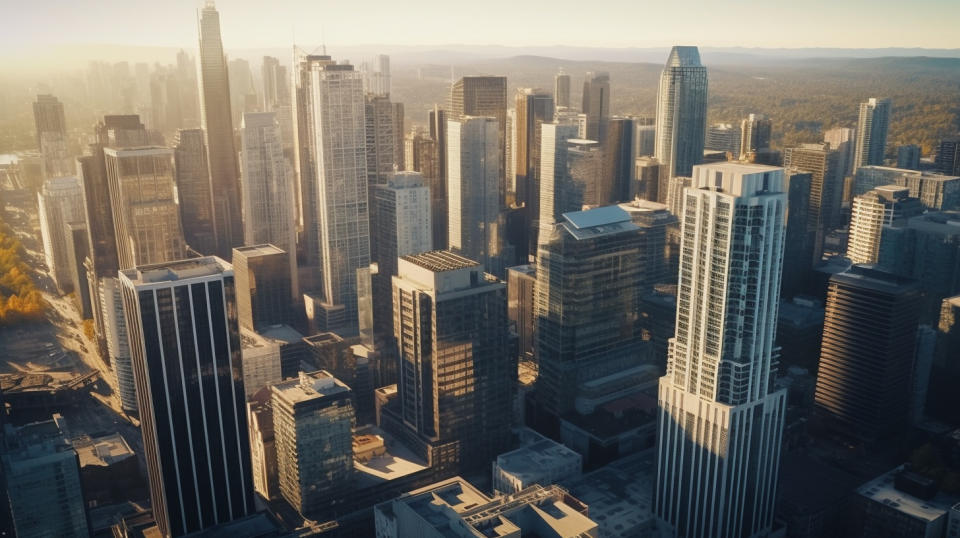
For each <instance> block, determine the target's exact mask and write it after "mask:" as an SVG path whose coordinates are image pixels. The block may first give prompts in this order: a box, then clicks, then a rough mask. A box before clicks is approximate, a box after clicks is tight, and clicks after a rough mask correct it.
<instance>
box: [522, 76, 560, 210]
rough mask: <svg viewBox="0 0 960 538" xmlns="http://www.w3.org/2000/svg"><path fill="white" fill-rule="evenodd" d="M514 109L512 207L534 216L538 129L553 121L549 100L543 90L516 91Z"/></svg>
mask: <svg viewBox="0 0 960 538" xmlns="http://www.w3.org/2000/svg"><path fill="white" fill-rule="evenodd" d="M515 106H516V115H517V117H516V124H515V127H516V133H517V136H516V144H515V146H514V147H513V148H512V149H513V152H512V153H513V157H514V170H515V171H516V203H517V205H526V206H527V207H528V208H530V209H531V210H532V211H533V214H536V212H537V207H538V202H539V200H537V198H538V196H539V192H538V187H539V177H538V176H537V170H538V165H539V164H540V130H541V129H540V126H541V125H542V124H544V123H550V122H552V121H553V110H554V107H553V97H552V96H551V95H550V94H549V93H546V92H544V91H543V90H538V89H532V88H518V89H517V95H516V100H515Z"/></svg>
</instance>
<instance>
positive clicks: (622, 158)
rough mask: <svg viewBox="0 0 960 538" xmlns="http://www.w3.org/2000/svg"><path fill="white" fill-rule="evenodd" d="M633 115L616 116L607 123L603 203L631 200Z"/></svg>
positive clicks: (634, 158)
mask: <svg viewBox="0 0 960 538" xmlns="http://www.w3.org/2000/svg"><path fill="white" fill-rule="evenodd" d="M634 125H635V122H634V119H633V118H622V117H614V118H611V119H610V121H609V123H608V124H607V141H606V145H605V146H604V148H603V176H602V178H601V179H602V182H601V187H600V192H599V202H598V203H600V204H612V203H616V202H626V201H627V200H631V199H632V198H631V196H630V188H631V185H632V183H633V179H634V177H635V176H634V175H633V174H634V166H635V164H636V149H637V145H636V143H635V139H634V135H635V131H636V128H635V127H634Z"/></svg>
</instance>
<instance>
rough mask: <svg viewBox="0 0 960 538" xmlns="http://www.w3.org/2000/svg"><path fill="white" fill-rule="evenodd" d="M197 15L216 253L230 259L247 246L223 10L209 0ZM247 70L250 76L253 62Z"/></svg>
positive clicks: (201, 86)
mask: <svg viewBox="0 0 960 538" xmlns="http://www.w3.org/2000/svg"><path fill="white" fill-rule="evenodd" d="M197 17H198V27H199V31H200V97H201V99H200V104H201V107H200V113H201V119H202V122H203V129H204V131H205V132H206V135H207V140H206V142H207V165H208V166H209V167H210V189H211V192H212V203H213V223H214V224H213V225H214V229H215V234H214V236H215V237H216V241H217V248H216V254H217V255H218V256H220V257H222V258H229V257H230V250H231V249H232V248H233V247H238V246H241V245H243V219H242V209H241V208H242V206H241V199H240V173H239V170H238V169H237V151H236V148H235V146H234V139H233V117H232V115H231V111H230V110H231V101H230V80H229V77H228V76H227V57H226V56H225V55H224V53H223V42H222V41H221V40H220V13H219V12H218V11H217V8H216V7H215V6H214V3H213V0H207V1H206V3H205V4H204V7H203V9H201V10H199V12H198V13H197ZM247 72H248V75H249V65H248V66H247Z"/></svg>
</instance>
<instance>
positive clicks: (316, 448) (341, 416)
mask: <svg viewBox="0 0 960 538" xmlns="http://www.w3.org/2000/svg"><path fill="white" fill-rule="evenodd" d="M270 390H271V391H272V392H273V428H274V443H275V445H276V450H277V474H278V477H279V484H280V493H281V494H282V495H283V498H284V499H286V500H287V502H289V503H290V505H291V506H293V507H294V508H296V509H297V511H299V512H300V513H301V514H305V515H307V517H310V516H311V515H314V514H317V513H318V512H319V511H320V510H322V509H324V508H328V507H329V506H330V505H331V502H332V501H333V500H334V497H333V494H335V493H336V492H338V491H343V490H345V489H347V488H349V484H350V478H351V475H352V474H353V444H352V441H353V432H352V430H353V426H354V422H355V418H354V411H353V393H352V391H351V390H350V387H348V386H347V385H345V384H344V383H343V382H342V381H340V380H339V379H337V378H335V377H333V375H331V374H330V373H329V372H326V371H323V370H320V371H317V372H313V373H305V372H300V375H299V378H298V379H292V380H290V381H285V382H283V383H278V384H276V385H273V386H272V387H270Z"/></svg>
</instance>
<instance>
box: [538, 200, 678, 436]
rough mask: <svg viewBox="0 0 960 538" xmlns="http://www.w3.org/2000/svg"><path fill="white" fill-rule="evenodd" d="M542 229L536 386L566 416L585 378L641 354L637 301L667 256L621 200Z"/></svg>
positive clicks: (545, 404)
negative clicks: (649, 244) (654, 249)
mask: <svg viewBox="0 0 960 538" xmlns="http://www.w3.org/2000/svg"><path fill="white" fill-rule="evenodd" d="M541 233H542V234H543V239H544V241H542V242H541V244H540V248H539V251H538V252H537V284H536V291H535V299H534V305H535V316H536V317H535V319H536V322H535V323H536V330H535V331H534V332H535V338H536V340H535V356H536V358H537V361H538V362H539V365H540V366H539V372H540V373H539V377H538V378H537V385H536V392H537V401H538V405H539V406H540V407H541V408H542V409H543V410H544V411H546V412H547V413H549V414H550V415H552V416H554V417H560V416H562V415H564V414H565V413H568V412H570V411H573V410H574V400H575V399H576V397H577V396H578V395H579V390H581V388H582V386H583V385H585V384H587V383H588V382H590V381H592V380H594V379H597V378H601V377H604V376H608V375H612V374H615V373H617V372H620V371H622V370H625V369H627V368H629V367H632V366H636V365H638V364H639V363H640V362H641V360H642V358H643V357H642V353H641V350H642V347H641V344H640V340H641V335H640V331H639V330H638V328H637V327H635V319H636V318H635V312H636V306H637V303H638V302H639V294H642V293H643V292H644V291H645V290H646V288H648V287H649V286H650V285H652V282H649V281H647V279H648V278H649V277H650V276H651V275H653V274H655V273H657V271H658V267H662V256H661V258H659V259H658V258H657V257H656V256H652V257H651V256H650V254H651V253H650V252H648V251H646V250H645V249H644V248H643V247H644V240H645V237H644V236H645V233H646V230H644V229H642V228H641V227H640V226H637V225H636V224H634V223H633V222H631V218H630V214H629V213H628V212H626V211H624V210H623V209H622V208H620V207H619V206H607V207H601V208H596V209H591V210H587V211H572V212H566V213H564V214H563V215H562V216H561V218H560V219H559V222H558V223H557V224H556V225H554V226H553V227H552V229H551V230H549V231H548V230H547V229H546V228H542V230H541ZM660 233H661V234H662V233H663V230H660ZM661 254H662V250H661ZM587 334H589V335H590V337H589V338H584V337H583V335H587ZM546 429H547V430H548V431H549V430H550V428H546Z"/></svg>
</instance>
